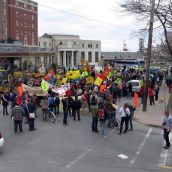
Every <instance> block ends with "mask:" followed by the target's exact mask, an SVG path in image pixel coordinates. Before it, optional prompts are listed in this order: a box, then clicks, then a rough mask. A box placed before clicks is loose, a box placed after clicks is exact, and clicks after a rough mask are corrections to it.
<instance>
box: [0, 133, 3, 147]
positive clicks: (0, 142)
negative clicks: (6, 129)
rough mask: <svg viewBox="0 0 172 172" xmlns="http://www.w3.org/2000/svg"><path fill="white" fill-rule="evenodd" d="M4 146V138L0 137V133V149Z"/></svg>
mask: <svg viewBox="0 0 172 172" xmlns="http://www.w3.org/2000/svg"><path fill="white" fill-rule="evenodd" d="M3 145H4V138H3V137H2V134H1V132H0V148H1V147H2V146H3Z"/></svg>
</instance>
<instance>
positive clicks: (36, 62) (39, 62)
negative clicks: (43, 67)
mask: <svg viewBox="0 0 172 172" xmlns="http://www.w3.org/2000/svg"><path fill="white" fill-rule="evenodd" d="M35 64H36V65H39V64H41V58H40V57H36V58H35Z"/></svg>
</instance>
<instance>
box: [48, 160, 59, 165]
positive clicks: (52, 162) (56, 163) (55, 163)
mask: <svg viewBox="0 0 172 172" xmlns="http://www.w3.org/2000/svg"><path fill="white" fill-rule="evenodd" d="M48 163H50V164H54V165H60V163H59V162H54V161H48Z"/></svg>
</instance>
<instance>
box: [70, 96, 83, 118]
mask: <svg viewBox="0 0 172 172" xmlns="http://www.w3.org/2000/svg"><path fill="white" fill-rule="evenodd" d="M81 105H82V103H81V101H80V100H78V96H75V100H73V102H72V106H71V107H72V115H73V120H74V121H75V120H76V112H77V116H78V121H80V120H81V118H80V109H81Z"/></svg>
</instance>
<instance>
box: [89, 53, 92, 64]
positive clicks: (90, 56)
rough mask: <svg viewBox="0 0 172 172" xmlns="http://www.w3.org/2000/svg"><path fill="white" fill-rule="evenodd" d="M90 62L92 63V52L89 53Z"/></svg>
mask: <svg viewBox="0 0 172 172" xmlns="http://www.w3.org/2000/svg"><path fill="white" fill-rule="evenodd" d="M88 61H89V62H92V52H88Z"/></svg>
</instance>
